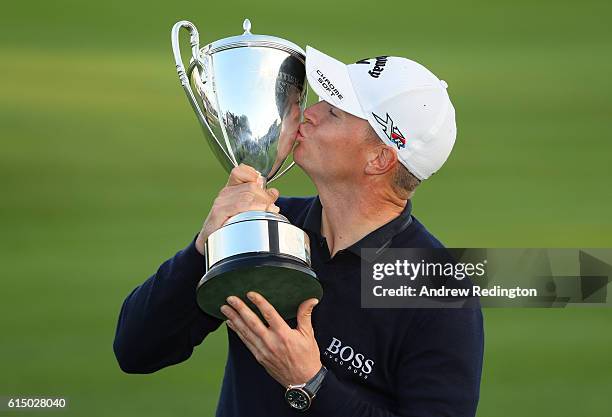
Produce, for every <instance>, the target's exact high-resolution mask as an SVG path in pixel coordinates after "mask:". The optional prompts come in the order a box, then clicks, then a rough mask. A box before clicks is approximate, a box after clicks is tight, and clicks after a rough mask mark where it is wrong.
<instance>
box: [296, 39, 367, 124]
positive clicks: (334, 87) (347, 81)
mask: <svg viewBox="0 0 612 417" xmlns="http://www.w3.org/2000/svg"><path fill="white" fill-rule="evenodd" d="M306 76H307V78H308V84H310V87H311V88H312V89H313V90H314V92H315V93H316V94H317V95H318V96H319V97H320V98H321V99H322V100H325V101H327V102H328V103H330V104H332V105H333V106H335V107H338V108H339V109H340V110H343V111H345V112H347V113H350V114H352V115H353V116H357V117H359V118H362V119H367V117H366V116H365V114H364V113H363V110H362V109H361V105H360V104H359V100H358V99H357V95H356V94H355V90H354V89H353V85H352V83H351V78H350V77H349V73H348V68H347V66H346V65H345V64H344V63H342V62H340V61H338V60H337V59H334V58H332V57H330V56H329V55H325V54H324V53H323V52H321V51H318V50H316V49H315V48H313V47H311V46H306Z"/></svg>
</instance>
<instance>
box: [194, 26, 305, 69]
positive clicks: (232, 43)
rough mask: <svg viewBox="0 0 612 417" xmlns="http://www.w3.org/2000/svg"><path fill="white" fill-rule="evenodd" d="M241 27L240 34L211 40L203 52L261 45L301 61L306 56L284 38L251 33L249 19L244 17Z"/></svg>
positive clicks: (300, 49)
mask: <svg viewBox="0 0 612 417" xmlns="http://www.w3.org/2000/svg"><path fill="white" fill-rule="evenodd" d="M242 28H243V29H244V33H243V34H242V35H238V36H230V37H228V38H223V39H219V40H217V41H214V42H211V43H209V44H208V45H206V46H205V47H204V48H203V52H204V53H208V54H214V53H215V52H219V51H223V50H225V49H233V48H241V47H249V46H251V47H252V46H263V47H268V48H275V49H280V50H282V51H285V52H288V53H290V54H291V55H293V56H295V57H296V58H298V59H300V60H301V61H304V59H305V58H306V53H305V52H304V50H303V49H302V48H300V47H299V46H298V45H296V44H294V43H293V42H289V41H288V40H286V39H282V38H277V37H276V36H269V35H253V34H252V33H251V21H250V20H249V19H244V23H243V24H242Z"/></svg>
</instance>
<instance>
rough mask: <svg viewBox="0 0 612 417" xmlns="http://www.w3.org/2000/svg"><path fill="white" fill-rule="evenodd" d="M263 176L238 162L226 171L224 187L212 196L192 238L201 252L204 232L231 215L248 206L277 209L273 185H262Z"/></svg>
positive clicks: (277, 193) (244, 209) (276, 193)
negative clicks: (208, 209) (208, 207)
mask: <svg viewBox="0 0 612 417" xmlns="http://www.w3.org/2000/svg"><path fill="white" fill-rule="evenodd" d="M263 183H264V178H263V177H262V176H261V174H259V172H257V171H256V170H255V168H252V167H250V166H248V165H245V164H240V165H238V166H237V167H235V168H234V169H232V172H231V173H230V176H229V179H228V181H227V184H226V185H225V187H223V188H222V189H221V191H220V192H219V195H217V198H216V199H215V201H214V203H213V206H212V208H211V209H210V212H209V213H208V217H206V220H205V221H204V225H203V226H202V230H201V231H200V233H199V234H198V238H197V239H196V249H197V250H198V252H200V253H201V254H202V255H203V254H204V243H205V242H206V239H208V236H210V235H211V234H212V233H213V232H214V231H216V230H217V229H220V228H221V226H223V224H224V223H225V222H226V221H227V219H229V218H230V217H232V216H235V215H236V214H238V213H242V212H245V211H249V210H264V211H270V212H272V213H278V212H279V211H280V209H279V208H278V206H276V205H275V204H274V202H275V201H276V199H277V198H278V196H279V192H278V190H277V189H275V188H268V189H267V190H266V189H264V188H263Z"/></svg>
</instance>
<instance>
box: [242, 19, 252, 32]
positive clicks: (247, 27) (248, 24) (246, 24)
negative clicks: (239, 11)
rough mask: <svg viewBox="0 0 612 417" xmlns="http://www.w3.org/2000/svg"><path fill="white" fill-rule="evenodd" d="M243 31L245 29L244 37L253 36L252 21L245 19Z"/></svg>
mask: <svg viewBox="0 0 612 417" xmlns="http://www.w3.org/2000/svg"><path fill="white" fill-rule="evenodd" d="M242 29H244V33H243V35H250V34H251V21H250V20H249V19H244V22H243V23H242Z"/></svg>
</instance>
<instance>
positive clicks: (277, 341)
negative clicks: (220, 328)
mask: <svg viewBox="0 0 612 417" xmlns="http://www.w3.org/2000/svg"><path fill="white" fill-rule="evenodd" d="M247 297H248V298H249V300H251V301H252V302H253V304H255V305H256V306H257V308H258V309H259V311H260V312H261V315H262V316H263V318H264V319H265V320H266V321H267V322H268V325H269V327H266V325H265V324H264V323H263V322H262V321H261V320H260V319H259V317H258V316H257V315H256V314H255V313H254V312H253V310H251V309H250V308H249V307H248V306H247V305H246V304H245V303H244V302H243V301H242V300H241V299H240V298H239V297H235V296H230V297H228V298H227V302H228V304H229V305H223V306H221V312H222V313H223V314H224V315H225V316H226V317H227V322H226V323H227V326H228V327H229V328H230V329H232V330H233V331H235V332H236V334H238V336H239V337H240V339H241V340H242V341H243V342H244V344H245V345H246V346H247V348H249V350H250V351H251V353H253V356H255V359H256V360H257V362H259V363H260V364H261V365H262V366H263V367H264V368H265V369H266V371H268V373H269V374H270V376H272V378H274V379H275V380H277V381H278V382H279V383H280V384H282V385H283V386H284V387H287V386H288V385H289V384H291V385H297V384H303V383H305V382H307V381H308V380H310V379H311V378H312V377H314V376H315V374H316V373H317V372H318V371H319V369H321V366H322V364H321V357H320V353H319V346H318V345H317V341H316V339H315V337H314V330H313V328H312V322H311V315H312V310H313V308H314V306H315V305H317V303H318V302H319V301H318V300H317V299H316V298H310V299H308V300H306V301H304V302H303V303H302V304H300V306H299V308H298V312H297V327H296V328H295V329H292V328H291V327H289V326H288V325H287V323H286V322H285V320H283V318H282V317H281V316H280V315H279V314H278V312H277V311H276V309H275V308H274V307H273V306H272V305H271V304H270V303H269V302H268V301H267V300H266V299H265V298H264V297H263V296H262V295H261V294H258V293H256V292H253V291H251V292H249V293H247Z"/></svg>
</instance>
